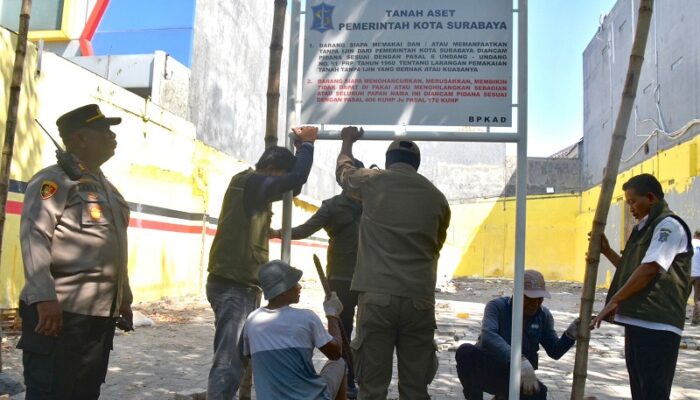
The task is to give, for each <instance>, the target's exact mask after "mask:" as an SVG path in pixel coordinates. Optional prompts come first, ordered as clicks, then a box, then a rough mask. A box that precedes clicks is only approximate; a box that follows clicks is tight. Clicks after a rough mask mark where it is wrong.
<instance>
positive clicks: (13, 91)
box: [0, 0, 32, 372]
mask: <svg viewBox="0 0 700 400" xmlns="http://www.w3.org/2000/svg"><path fill="white" fill-rule="evenodd" d="M31 9H32V0H22V9H21V11H20V14H19V34H18V36H17V46H16V48H15V64H14V67H13V69H12V83H11V84H10V99H9V103H8V106H7V122H6V123H5V141H4V143H3V147H2V161H1V163H2V164H1V165H0V256H1V255H2V243H3V237H4V235H3V233H4V232H5V220H6V219H7V217H6V215H5V213H6V211H7V209H6V207H7V193H8V191H9V189H10V167H11V165H12V154H13V149H14V147H15V131H16V130H17V112H18V109H19V95H20V91H21V89H22V79H23V77H24V58H25V55H26V54H27V33H28V32H29V12H30V11H31ZM1 329H2V328H0V336H2V330H1ZM0 372H2V349H0Z"/></svg>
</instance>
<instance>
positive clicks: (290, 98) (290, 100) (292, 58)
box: [280, 0, 301, 263]
mask: <svg viewBox="0 0 700 400" xmlns="http://www.w3.org/2000/svg"><path fill="white" fill-rule="evenodd" d="M300 10H301V0H292V10H291V21H290V24H289V73H288V75H287V124H286V128H287V129H286V131H285V132H289V131H291V129H292V125H293V123H294V121H296V100H297V79H298V74H299V26H300V24H299V22H300ZM284 137H285V139H284V140H285V146H286V147H287V148H288V149H289V150H290V151H292V152H293V151H294V143H293V142H292V140H291V139H290V137H289V135H285V136H284ZM292 208H293V207H292V192H287V193H285V194H284V197H283V198H282V246H281V247H282V249H281V254H280V258H281V259H282V261H284V262H286V263H289V262H290V259H291V255H292Z"/></svg>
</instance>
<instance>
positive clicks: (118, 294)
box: [17, 104, 132, 400]
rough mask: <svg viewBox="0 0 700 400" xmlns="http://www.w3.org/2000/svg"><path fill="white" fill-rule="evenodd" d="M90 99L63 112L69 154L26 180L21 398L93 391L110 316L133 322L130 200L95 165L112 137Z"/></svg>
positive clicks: (105, 352)
mask: <svg viewBox="0 0 700 400" xmlns="http://www.w3.org/2000/svg"><path fill="white" fill-rule="evenodd" d="M120 122H121V118H107V117H105V116H104V115H103V114H102V112H101V111H100V109H99V107H98V106H97V105H95V104H90V105H86V106H83V107H80V108H77V109H75V110H73V111H70V112H68V113H66V114H64V115H63V116H61V117H60V118H59V119H58V120H57V121H56V125H57V126H58V130H59V132H60V134H61V138H62V139H63V143H64V144H65V145H66V150H67V153H62V154H60V155H59V162H60V165H59V164H55V165H52V166H50V167H48V168H45V169H43V170H41V171H40V172H38V173H37V174H36V175H34V176H33V177H32V179H31V180H30V181H29V184H28V185H27V189H26V192H25V197H24V206H23V209H22V219H21V223H20V241H21V246H22V259H23V261H24V276H25V281H26V283H25V286H24V289H23V290H22V293H21V294H20V315H21V316H22V320H23V324H22V337H21V339H20V341H19V343H18V345H17V347H19V348H20V349H22V350H23V364H24V379H25V384H26V386H27V394H26V398H27V400H32V399H72V400H75V399H96V398H98V397H99V395H100V386H101V384H102V383H103V382H104V380H105V376H106V374H107V364H108V362H109V352H110V350H111V349H112V339H113V337H114V327H115V324H116V323H117V317H120V316H121V317H122V318H123V320H122V323H120V327H123V328H124V329H131V326H132V313H131V302H132V294H131V289H130V287H129V278H128V275H127V241H126V229H127V227H128V225H129V207H128V205H127V203H126V201H124V198H123V197H122V196H121V194H119V192H118V191H117V189H116V188H115V187H114V186H113V185H112V184H111V183H110V182H109V181H108V180H107V178H105V176H104V174H103V173H102V171H101V170H100V166H101V165H102V164H103V163H104V162H106V161H107V160H109V159H110V158H111V157H112V156H113V155H114V149H115V148H116V145H117V142H116V140H115V134H114V132H112V131H111V130H110V126H111V125H116V124H119V123H120Z"/></svg>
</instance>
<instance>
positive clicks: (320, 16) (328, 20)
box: [311, 3, 335, 33]
mask: <svg viewBox="0 0 700 400" xmlns="http://www.w3.org/2000/svg"><path fill="white" fill-rule="evenodd" d="M334 8H335V6H329V5H328V4H326V3H321V4H319V5H317V6H316V7H311V10H312V11H313V15H314V20H313V21H312V22H311V30H312V31H319V32H321V33H323V32H325V31H327V30H331V29H333V9H334Z"/></svg>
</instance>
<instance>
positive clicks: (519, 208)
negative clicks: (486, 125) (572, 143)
mask: <svg viewBox="0 0 700 400" xmlns="http://www.w3.org/2000/svg"><path fill="white" fill-rule="evenodd" d="M518 104H519V106H518V134H519V140H518V150H517V153H518V161H517V175H516V179H517V180H516V183H515V203H516V206H515V208H516V209H515V279H514V281H513V286H514V287H513V316H512V317H513V320H512V324H511V331H510V387H509V393H508V398H509V399H510V400H517V399H519V398H520V357H521V353H522V339H523V302H524V299H523V292H524V290H523V283H524V280H525V224H526V221H527V219H526V210H527V207H526V205H527V203H526V200H527V0H518Z"/></svg>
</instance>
